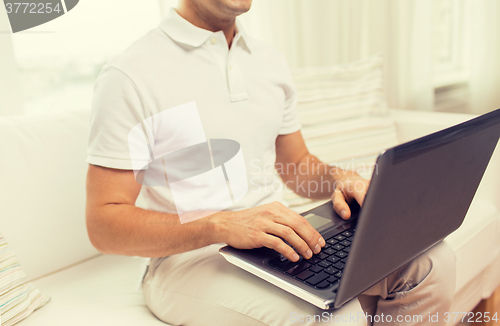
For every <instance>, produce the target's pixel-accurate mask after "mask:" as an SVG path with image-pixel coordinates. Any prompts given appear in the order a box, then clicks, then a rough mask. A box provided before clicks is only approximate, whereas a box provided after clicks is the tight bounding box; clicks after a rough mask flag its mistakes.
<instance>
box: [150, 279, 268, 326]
mask: <svg viewBox="0 0 500 326" xmlns="http://www.w3.org/2000/svg"><path fill="white" fill-rule="evenodd" d="M144 285H147V286H151V287H154V288H155V289H157V290H160V291H162V292H166V293H170V294H174V295H179V296H184V297H187V298H191V299H194V300H198V301H203V302H205V303H208V304H211V305H214V306H218V307H220V308H224V309H225V310H228V311H231V312H234V313H237V314H239V315H241V316H245V317H247V318H251V319H253V320H254V321H256V322H258V323H259V324H261V325H265V326H272V325H269V324H266V323H264V322H263V321H260V320H258V319H256V318H254V317H252V316H249V315H246V314H244V313H242V312H239V311H236V310H234V309H230V308H228V307H224V306H222V305H220V304H217V303H213V302H210V301H206V300H202V299H199V298H196V297H193V296H190V295H187V294H182V293H178V292H172V291H168V290H165V289H162V288H160V287H158V286H155V285H151V284H144Z"/></svg>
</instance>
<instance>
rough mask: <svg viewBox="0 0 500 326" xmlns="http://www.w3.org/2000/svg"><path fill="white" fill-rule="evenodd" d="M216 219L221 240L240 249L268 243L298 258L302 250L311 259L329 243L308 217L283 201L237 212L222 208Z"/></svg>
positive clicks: (288, 256)
mask: <svg viewBox="0 0 500 326" xmlns="http://www.w3.org/2000/svg"><path fill="white" fill-rule="evenodd" d="M215 219H216V220H215V221H214V222H216V223H217V230H218V231H217V232H218V233H219V239H221V240H222V241H221V242H224V243H227V244H228V245H230V246H232V247H235V248H238V249H253V248H261V247H267V248H270V249H274V250H276V251H277V252H279V253H280V254H282V255H283V256H285V257H286V258H288V259H289V260H291V261H297V260H299V256H298V254H300V255H302V256H303V257H304V258H306V259H309V258H311V257H312V255H313V254H316V253H319V252H320V251H321V248H322V247H324V246H325V240H324V239H323V237H322V236H321V235H320V234H319V233H318V231H316V230H315V229H314V228H313V227H312V226H311V224H309V222H308V221H307V219H305V218H304V217H303V216H301V215H299V214H297V213H295V212H293V211H292V210H290V209H289V208H287V207H285V206H284V205H283V204H281V203H279V202H273V203H270V204H266V205H262V206H257V207H254V208H250V209H245V210H241V211H236V212H219V213H218V214H217V217H215ZM282 239H284V240H285V241H287V242H288V243H289V244H290V245H292V246H293V247H294V248H295V249H296V250H297V253H298V254H297V253H296V252H295V251H294V250H293V249H292V248H291V247H290V246H289V245H287V244H286V243H285V241H283V240H282Z"/></svg>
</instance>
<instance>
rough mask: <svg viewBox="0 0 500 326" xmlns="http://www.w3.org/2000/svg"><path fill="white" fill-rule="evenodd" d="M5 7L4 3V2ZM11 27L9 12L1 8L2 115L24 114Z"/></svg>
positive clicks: (0, 67) (0, 110) (0, 104)
mask: <svg viewBox="0 0 500 326" xmlns="http://www.w3.org/2000/svg"><path fill="white" fill-rule="evenodd" d="M2 7H3V4H2ZM14 63H15V61H14V52H13V50H12V38H11V29H10V25H9V21H8V17H7V13H6V11H5V10H3V8H1V9H0V116H1V115H16V114H22V112H23V109H22V108H23V106H22V103H23V101H22V91H21V87H20V86H21V84H20V81H19V74H18V73H17V66H16V65H15V64H14Z"/></svg>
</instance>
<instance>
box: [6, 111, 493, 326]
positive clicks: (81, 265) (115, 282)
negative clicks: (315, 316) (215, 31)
mask: <svg viewBox="0 0 500 326" xmlns="http://www.w3.org/2000/svg"><path fill="white" fill-rule="evenodd" d="M391 115H392V116H393V117H394V118H395V120H396V123H397V133H398V140H399V141H401V142H404V141H408V140H411V139H413V138H416V137H419V136H422V135H425V134H428V133H430V132H433V131H436V130H439V129H442V128H444V127H447V126H450V125H453V124H456V123H459V122H461V121H464V120H466V119H469V118H471V117H472V116H469V115H459V114H446V113H432V112H412V111H391ZM88 120H89V117H88V112H86V111H85V112H71V113H58V114H51V115H44V116H23V117H4V118H1V119H0V156H1V158H2V159H1V160H0V180H1V183H0V207H1V209H2V212H1V223H0V226H1V229H0V232H1V233H3V234H4V236H5V237H6V239H7V241H9V242H10V243H11V245H12V247H13V249H14V251H15V252H16V253H17V255H18V258H19V260H20V261H21V264H22V266H23V268H24V270H25V271H26V272H27V274H28V276H29V278H30V279H32V280H34V283H35V285H36V286H37V287H38V288H40V289H41V290H42V291H43V292H45V293H47V294H49V295H51V297H52V300H51V302H49V303H48V304H47V305H46V306H45V307H43V308H41V309H40V310H38V311H35V312H34V313H33V315H32V316H30V317H29V318H28V319H26V320H24V321H23V322H21V323H20V325H23V326H30V325H37V326H42V325H146V326H147V325H165V324H163V323H162V322H160V321H158V320H157V319H156V318H155V317H154V316H153V315H152V314H151V313H150V312H149V310H148V309H147V307H146V305H145V303H144V301H143V298H142V293H141V292H140V291H139V290H138V282H139V278H140V274H141V271H142V266H143V264H144V259H141V258H133V257H120V256H107V255H101V254H99V253H98V252H97V251H96V250H95V249H94V248H93V247H92V246H91V244H90V242H89V240H88V238H87V232H86V228H85V217H84V209H85V175H86V170H87V164H86V163H85V159H86V146H87V133H88ZM499 152H500V151H499V150H498V149H497V151H496V153H495V156H494V159H493V161H492V162H491V164H490V166H489V167H488V170H487V172H486V175H485V177H484V179H483V182H482V183H481V186H480V189H479V190H478V193H477V195H476V197H475V199H474V202H473V204H472V206H471V209H470V211H469V213H468V215H467V218H466V221H465V222H464V224H463V225H462V226H461V227H460V229H459V230H457V231H456V232H455V233H453V234H452V235H450V236H449V237H448V238H447V239H446V241H448V242H449V243H450V244H451V246H452V247H453V248H454V250H455V252H456V255H457V273H458V275H457V287H456V289H457V290H456V298H455V301H454V303H453V308H452V310H453V311H470V310H472V309H473V308H474V307H475V306H476V305H477V304H478V303H479V302H480V300H482V299H484V298H487V297H489V296H490V295H491V293H492V292H493V291H494V290H495V289H496V288H497V287H498V286H499V285H500V189H499V188H500V182H499V180H500V153H499ZM339 313H341V314H342V313H346V312H345V311H342V310H340V311H339ZM347 313H348V312H347ZM354 313H356V312H354ZM450 324H453V323H450Z"/></svg>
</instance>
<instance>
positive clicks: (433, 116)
mask: <svg viewBox="0 0 500 326" xmlns="http://www.w3.org/2000/svg"><path fill="white" fill-rule="evenodd" d="M390 112H391V116H392V117H393V119H394V120H395V122H396V131H397V136H398V141H399V142H400V143H403V142H407V141H410V140H413V139H415V138H418V137H422V136H425V135H428V134H430V133H433V132H436V131H439V130H441V129H444V128H447V127H450V126H453V125H456V124H458V123H461V122H464V121H466V120H469V119H472V118H474V117H476V116H475V115H472V114H459V113H445V112H430V111H407V110H390ZM476 197H477V198H476V199H477V200H478V201H486V202H488V203H490V204H493V205H495V207H496V208H497V210H499V211H500V146H499V145H497V148H496V149H495V152H494V153H493V157H492V158H491V161H490V164H489V165H488V168H487V169H486V172H485V174H484V176H483V179H482V181H481V184H480V186H479V188H478V190H477V193H476Z"/></svg>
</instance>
